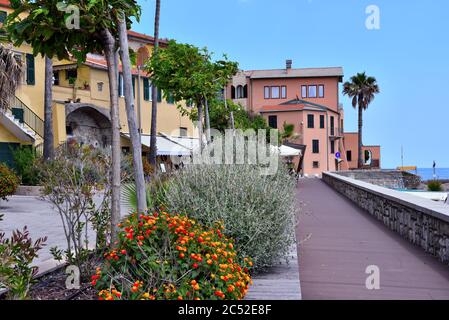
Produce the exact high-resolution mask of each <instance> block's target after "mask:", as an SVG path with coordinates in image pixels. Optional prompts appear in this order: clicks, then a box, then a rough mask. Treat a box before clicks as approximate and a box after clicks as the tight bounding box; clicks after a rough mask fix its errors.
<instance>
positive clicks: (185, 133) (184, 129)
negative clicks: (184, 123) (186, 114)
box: [179, 127, 187, 137]
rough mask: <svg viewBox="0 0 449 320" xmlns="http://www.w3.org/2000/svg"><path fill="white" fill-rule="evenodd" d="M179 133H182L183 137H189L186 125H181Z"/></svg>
mask: <svg viewBox="0 0 449 320" xmlns="http://www.w3.org/2000/svg"><path fill="white" fill-rule="evenodd" d="M179 135H180V136H181V137H187V128H185V127H180V128H179Z"/></svg>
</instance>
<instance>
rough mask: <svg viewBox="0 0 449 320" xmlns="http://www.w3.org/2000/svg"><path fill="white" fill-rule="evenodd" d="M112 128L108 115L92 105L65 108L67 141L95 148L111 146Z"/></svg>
mask: <svg viewBox="0 0 449 320" xmlns="http://www.w3.org/2000/svg"><path fill="white" fill-rule="evenodd" d="M111 128H112V126H111V121H110V118H109V115H108V113H107V112H105V110H103V109H102V108H98V107H95V106H92V105H82V104H76V105H75V104H70V105H67V106H66V132H67V139H75V140H76V141H77V142H78V143H80V144H87V145H91V146H93V147H95V148H106V147H109V146H110V145H111V142H112V141H111V139H112V129H111Z"/></svg>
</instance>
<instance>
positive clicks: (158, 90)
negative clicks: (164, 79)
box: [157, 88, 162, 102]
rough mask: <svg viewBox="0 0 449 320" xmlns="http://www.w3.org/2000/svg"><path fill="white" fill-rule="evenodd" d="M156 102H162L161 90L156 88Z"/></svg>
mask: <svg viewBox="0 0 449 320" xmlns="http://www.w3.org/2000/svg"><path fill="white" fill-rule="evenodd" d="M157 102H162V90H161V89H159V88H157Z"/></svg>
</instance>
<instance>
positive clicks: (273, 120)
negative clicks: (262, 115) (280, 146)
mask: <svg viewBox="0 0 449 320" xmlns="http://www.w3.org/2000/svg"><path fill="white" fill-rule="evenodd" d="M268 125H269V126H270V127H271V128H273V129H277V128H278V117H277V116H268Z"/></svg>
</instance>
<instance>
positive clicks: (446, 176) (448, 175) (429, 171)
mask: <svg viewBox="0 0 449 320" xmlns="http://www.w3.org/2000/svg"><path fill="white" fill-rule="evenodd" d="M409 172H410V173H414V174H417V175H418V176H420V177H421V179H422V180H423V181H427V180H433V179H435V178H436V179H437V180H449V168H435V177H434V173H433V168H418V169H417V170H416V171H415V170H412V171H409Z"/></svg>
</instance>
